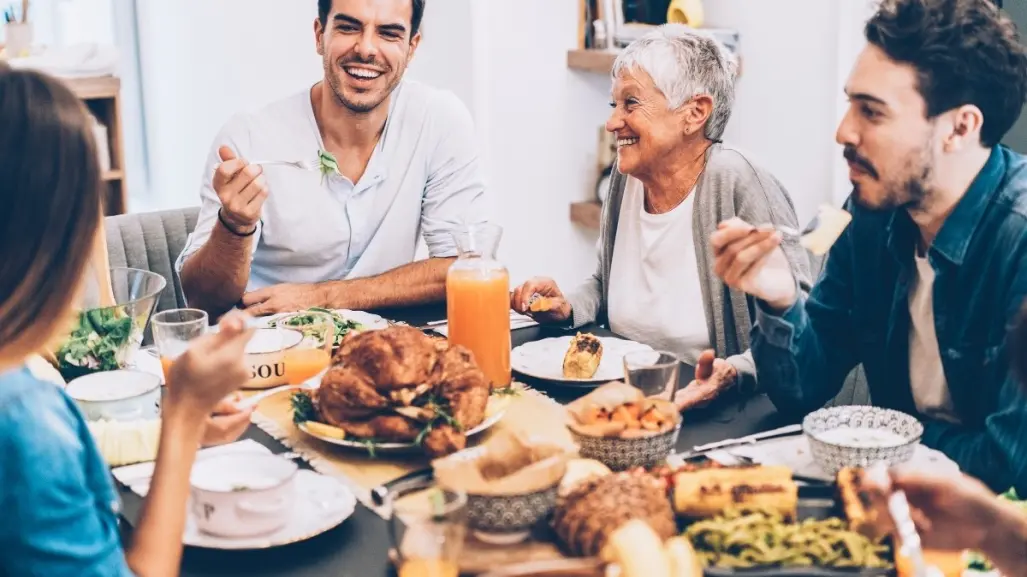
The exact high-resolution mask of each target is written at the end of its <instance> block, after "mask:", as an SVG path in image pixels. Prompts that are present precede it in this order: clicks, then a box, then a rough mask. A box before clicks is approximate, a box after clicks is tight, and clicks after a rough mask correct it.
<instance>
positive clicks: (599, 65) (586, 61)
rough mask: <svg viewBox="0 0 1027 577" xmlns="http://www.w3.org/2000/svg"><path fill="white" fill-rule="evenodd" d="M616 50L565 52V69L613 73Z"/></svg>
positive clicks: (740, 60)
mask: <svg viewBox="0 0 1027 577" xmlns="http://www.w3.org/2000/svg"><path fill="white" fill-rule="evenodd" d="M617 54H619V52H618V51H616V50H590V49H584V48H579V49H575V50H568V51H567V68H570V69H573V70H581V71H583V72H594V73H596V74H609V73H610V72H612V71H613V63H614V61H615V60H617ZM741 75H742V57H741V56H739V57H738V76H741Z"/></svg>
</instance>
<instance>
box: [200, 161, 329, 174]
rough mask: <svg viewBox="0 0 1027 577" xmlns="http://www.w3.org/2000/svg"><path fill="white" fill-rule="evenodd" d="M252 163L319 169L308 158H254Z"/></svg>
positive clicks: (308, 169) (215, 170) (215, 168)
mask: <svg viewBox="0 0 1027 577" xmlns="http://www.w3.org/2000/svg"><path fill="white" fill-rule="evenodd" d="M250 164H259V165H260V166H291V167H293V168H298V169H300V170H307V171H311V172H314V171H316V170H318V165H317V163H316V162H310V161H307V160H254V161H252V162H250ZM220 166H221V165H220V164H218V165H217V166H215V167H214V172H217V170H218V167H220Z"/></svg>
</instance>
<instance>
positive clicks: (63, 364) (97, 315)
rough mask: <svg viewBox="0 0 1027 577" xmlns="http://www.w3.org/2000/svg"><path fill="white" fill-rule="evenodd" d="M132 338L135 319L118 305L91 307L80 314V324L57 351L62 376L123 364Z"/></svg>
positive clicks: (69, 376) (80, 374) (71, 375)
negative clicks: (123, 357) (102, 307)
mask: <svg viewBox="0 0 1027 577" xmlns="http://www.w3.org/2000/svg"><path fill="white" fill-rule="evenodd" d="M131 339H132V319H131V317H128V316H125V315H124V314H123V313H120V312H119V311H118V310H117V309H110V308H107V309H92V310H88V311H84V312H82V313H81V314H80V315H79V318H78V325H77V326H76V327H75V329H74V330H73V331H72V332H71V335H70V336H69V337H68V340H67V341H65V343H64V344H63V345H62V346H61V348H60V349H59V350H58V351H57V360H58V363H59V365H60V366H59V370H60V373H61V376H63V377H64V378H65V379H73V378H75V377H79V376H82V375H84V374H88V373H93V372H99V371H113V370H116V369H119V368H121V362H122V360H123V359H121V358H120V355H122V354H123V351H124V349H125V346H126V345H128V344H129V342H130V340H131Z"/></svg>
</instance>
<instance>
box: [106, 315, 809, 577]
mask: <svg viewBox="0 0 1027 577" xmlns="http://www.w3.org/2000/svg"><path fill="white" fill-rule="evenodd" d="M379 314H381V315H382V316H384V317H385V318H388V319H390V320H397V321H404V322H407V323H409V324H411V325H414V326H422V325H425V324H427V323H428V322H429V321H434V320H438V319H441V318H444V317H445V311H444V308H443V307H422V308H417V309H403V310H392V311H379ZM587 330H589V331H590V332H593V333H594V334H597V335H610V334H612V333H610V332H609V331H607V330H605V329H602V328H598V327H588V329H587ZM560 334H565V333H564V332H562V331H559V330H554V329H546V328H541V327H531V328H525V329H518V330H516V331H514V332H513V346H515V347H516V346H517V345H520V344H523V343H526V342H531V341H534V340H538V339H541V338H545V337H549V336H557V335H560ZM683 369H685V370H683V371H682V375H681V380H682V381H683V383H682V386H683V385H684V384H687V382H688V381H689V380H691V378H692V371H691V367H688V366H683ZM515 378H517V379H518V380H519V381H523V382H526V383H527V384H528V385H530V386H532V387H535V388H537V389H539V390H541V391H544V392H545V393H546V394H547V395H549V396H550V397H553V398H554V399H556V400H557V401H559V402H561V403H567V402H570V401H572V400H574V399H576V398H578V397H580V396H582V395H583V394H585V393H587V392H588V391H589V390H591V389H587V388H580V387H561V386H554V384H553V383H546V382H539V381H535V380H532V379H525V378H522V377H520V376H515ZM785 424H789V423H787V422H785V421H784V420H783V419H782V418H781V417H780V416H779V415H778V414H777V411H776V410H775V409H774V406H773V405H772V404H771V403H770V401H769V400H768V399H767V398H766V397H763V396H757V397H754V398H750V399H748V400H747V401H745V402H736V401H733V400H729V401H726V402H723V403H720V404H719V405H718V406H711V407H709V408H707V409H704V410H701V411H695V412H688V413H686V414H685V417H684V425H683V427H682V429H681V436H680V438H679V439H678V450H687V449H691V448H692V447H693V446H695V445H701V444H704V443H709V442H712V441H718V440H721V439H729V438H737V437H742V436H745V435H750V434H753V433H758V432H761V431H766V430H769V429H773V428H776V427H780V426H782V425H785ZM244 438H249V439H253V440H256V441H257V442H259V443H261V444H262V445H265V446H267V447H269V448H270V449H271V450H272V452H275V453H282V452H286V451H287V449H286V448H285V447H284V446H283V445H282V444H281V443H279V442H278V441H276V440H274V439H273V438H271V437H270V436H269V435H268V434H267V433H264V432H263V431H262V430H260V429H258V428H257V427H256V426H251V427H250V429H249V431H247V433H246V434H245V436H244ZM119 490H120V493H121V497H122V500H123V502H124V517H125V520H126V521H127V522H128V524H129V525H130V524H133V523H135V521H136V519H137V518H138V515H139V509H140V506H141V505H142V499H141V498H140V497H139V496H138V495H136V494H135V493H132V492H131V491H129V490H128V489H127V488H126V487H119ZM125 536H126V538H127V539H130V538H131V529H130V528H126V531H125ZM388 549H389V537H388V534H387V532H386V525H385V521H384V520H382V518H381V517H379V516H378V515H377V514H376V513H374V512H372V511H371V510H369V509H367V508H365V507H364V506H362V505H358V506H357V510H356V512H355V513H354V514H353V516H352V517H350V518H349V519H347V520H346V522H344V523H343V524H342V525H340V526H338V527H336V528H335V529H333V530H331V531H328V532H327V533H324V534H322V535H320V536H318V537H315V538H313V539H309V540H307V541H303V542H300V543H294V544H292V545H287V546H283V547H276V548H273V549H266V550H260V551H216V550H203V549H194V548H189V547H187V548H186V551H185V557H184V559H183V563H182V575H185V576H190V577H193V576H195V577H200V576H204V577H206V576H214V575H251V576H254V577H262V576H265V575H266V576H272V575H275V576H288V577H314V576H318V577H322V576H325V577H327V576H332V577H343V576H352V577H377V576H384V575H390V574H392V573H391V568H390V565H389V562H388V557H387V553H388Z"/></svg>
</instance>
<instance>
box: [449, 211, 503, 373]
mask: <svg viewBox="0 0 1027 577" xmlns="http://www.w3.org/2000/svg"><path fill="white" fill-rule="evenodd" d="M502 236H503V229H502V228H500V227H499V226H498V225H496V224H492V223H482V224H472V225H464V226H462V227H460V228H459V229H457V230H456V231H455V232H454V233H453V237H454V239H455V240H456V247H457V251H458V252H459V256H458V257H457V260H456V262H454V263H453V265H452V266H450V267H449V273H448V274H447V276H446V310H447V316H448V319H447V320H448V324H449V341H450V342H451V343H453V344H458V345H463V346H465V347H467V348H468V349H470V350H471V352H472V353H474V359H475V361H476V362H477V363H478V366H479V367H480V368H481V370H482V372H484V373H485V377H486V378H487V379H489V380H490V381H492V386H493V387H506V386H508V385H509V384H510V274H509V273H508V272H507V270H506V267H505V266H503V265H502V263H500V262H499V261H497V260H496V249H498V248H499V240H500V238H501V237H502Z"/></svg>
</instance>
